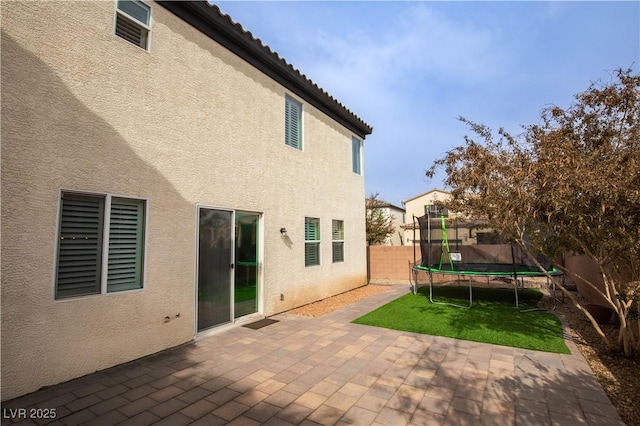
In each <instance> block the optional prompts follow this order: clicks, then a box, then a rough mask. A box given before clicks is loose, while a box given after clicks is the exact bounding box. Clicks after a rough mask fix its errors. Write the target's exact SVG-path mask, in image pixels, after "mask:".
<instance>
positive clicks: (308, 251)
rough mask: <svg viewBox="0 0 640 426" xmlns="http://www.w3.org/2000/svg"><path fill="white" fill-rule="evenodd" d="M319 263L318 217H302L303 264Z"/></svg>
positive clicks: (312, 264)
mask: <svg viewBox="0 0 640 426" xmlns="http://www.w3.org/2000/svg"><path fill="white" fill-rule="evenodd" d="M319 264H320V219H316V218H313V217H305V218H304V266H314V265H319Z"/></svg>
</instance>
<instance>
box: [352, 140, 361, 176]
mask: <svg viewBox="0 0 640 426" xmlns="http://www.w3.org/2000/svg"><path fill="white" fill-rule="evenodd" d="M361 151H362V143H361V142H360V140H359V139H356V138H351V168H352V170H353V173H357V174H359V175H360V174H362V158H361V154H360V153H361Z"/></svg>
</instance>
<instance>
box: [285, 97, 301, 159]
mask: <svg viewBox="0 0 640 426" xmlns="http://www.w3.org/2000/svg"><path fill="white" fill-rule="evenodd" d="M284 143H285V144H287V145H289V146H291V147H293V148H296V149H300V150H302V104H301V103H300V102H298V101H296V100H295V99H293V98H290V97H289V96H286V97H285V105H284Z"/></svg>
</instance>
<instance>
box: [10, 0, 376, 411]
mask: <svg viewBox="0 0 640 426" xmlns="http://www.w3.org/2000/svg"><path fill="white" fill-rule="evenodd" d="M0 8H1V15H2V81H1V83H2V264H1V268H2V274H1V277H2V283H1V284H2V399H3V400H6V399H10V398H13V397H16V396H19V395H22V394H25V393H28V392H31V391H34V390H37V389H38V388H40V387H42V386H46V385H52V384H55V383H59V382H62V381H65V380H68V379H72V378H75V377H79V376H82V375H84V374H87V373H92V372H94V371H96V370H100V369H103V368H107V367H110V366H113V365H116V364H119V363H123V362H127V361H130V360H133V359H137V358H139V357H142V356H145V355H149V354H152V353H155V352H158V351H161V350H164V349H166V348H170V347H173V346H176V345H180V344H182V343H185V342H189V341H191V340H193V339H194V338H198V337H200V336H205V335H207V334H212V333H213V334H215V333H214V332H215V331H217V330H220V329H221V328H222V327H229V326H235V325H237V324H239V323H241V322H246V321H248V320H254V319H258V318H261V317H265V316H270V315H273V314H276V313H279V312H282V311H285V310H288V309H291V308H294V307H297V306H300V305H303V304H306V303H309V302H312V301H315V300H318V299H321V298H324V297H327V296H330V295H333V294H337V293H340V292H344V291H347V290H350V289H353V288H356V287H359V286H362V285H365V284H366V280H367V275H366V274H367V272H366V242H365V224H364V217H365V215H364V206H363V203H362V200H363V199H364V167H363V164H362V158H363V155H362V149H363V142H364V139H365V137H366V136H367V135H368V134H370V133H371V131H372V128H371V127H370V126H369V125H368V124H367V123H365V122H364V121H363V120H362V119H360V118H359V117H358V116H356V115H355V114H354V113H353V112H351V111H350V110H349V109H347V108H346V107H345V106H344V105H342V104H341V103H339V102H338V101H337V100H336V99H334V98H333V97H332V96H330V95H329V94H328V93H327V92H325V91H324V90H323V89H321V88H319V87H318V86H317V85H315V84H314V83H313V82H312V81H310V80H309V79H308V78H307V77H305V75H304V74H302V73H301V72H299V71H298V70H297V69H295V68H294V67H293V66H292V65H290V64H289V63H287V62H286V61H285V60H284V59H282V58H280V57H279V56H278V55H277V54H276V53H274V52H272V51H271V50H270V49H269V48H268V47H267V46H265V45H263V44H262V42H261V41H259V40H257V39H254V38H253V37H252V35H251V34H250V33H249V32H247V31H245V30H244V29H243V28H242V27H241V26H240V25H238V24H235V23H234V22H233V21H231V19H230V18H229V17H228V16H226V15H224V14H222V13H221V12H220V10H219V9H218V8H217V7H216V6H212V5H209V4H208V3H206V2H204V1H202V2H175V3H157V2H153V1H147V0H145V1H95V2H85V1H83V2H45V1H35V2H25V1H16V2H12V1H3V2H1V3H0ZM212 338H215V336H213V337H212Z"/></svg>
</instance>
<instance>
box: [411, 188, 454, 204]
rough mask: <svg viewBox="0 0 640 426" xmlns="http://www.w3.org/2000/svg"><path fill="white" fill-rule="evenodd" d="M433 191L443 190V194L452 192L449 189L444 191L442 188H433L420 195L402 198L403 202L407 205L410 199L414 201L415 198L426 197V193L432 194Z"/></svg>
mask: <svg viewBox="0 0 640 426" xmlns="http://www.w3.org/2000/svg"><path fill="white" fill-rule="evenodd" d="M432 192H441V193H443V194H449V193H450V192H449V191H444V190H442V189H432V190H430V191H427V192H424V193H422V194H420V195H416V196H415V197H411V198H409V199H408V200H402V204H405V205H406V204H407V203H408V202H409V201H413V200H415V199H417V198H420V197H424V196H425V195H427V194H431V193H432Z"/></svg>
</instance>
